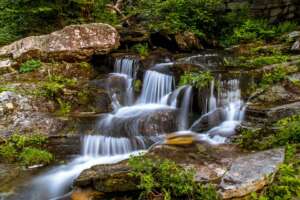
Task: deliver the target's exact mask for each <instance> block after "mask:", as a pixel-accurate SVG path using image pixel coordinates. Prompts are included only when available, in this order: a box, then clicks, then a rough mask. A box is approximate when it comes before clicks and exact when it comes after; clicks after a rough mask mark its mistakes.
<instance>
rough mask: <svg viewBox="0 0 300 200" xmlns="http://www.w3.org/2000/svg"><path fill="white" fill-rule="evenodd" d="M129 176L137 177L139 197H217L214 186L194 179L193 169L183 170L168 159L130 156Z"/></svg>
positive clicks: (202, 199)
mask: <svg viewBox="0 0 300 200" xmlns="http://www.w3.org/2000/svg"><path fill="white" fill-rule="evenodd" d="M129 165H130V167H131V168H132V169H133V172H132V173H131V176H133V177H136V178H138V179H139V181H140V184H139V185H138V188H139V189H141V190H142V191H143V192H142V193H141V196H140V198H146V199H151V198H152V197H154V196H156V195H162V196H163V198H164V199H199V200H200V199H201V200H215V199H219V198H218V195H217V193H216V190H215V188H213V187H212V186H210V185H208V186H206V185H200V184H198V183H196V182H195V181H194V175H195V172H194V170H192V169H190V170H185V169H183V168H181V167H180V166H178V165H176V163H175V162H173V161H170V160H161V159H155V160H154V159H153V160H152V159H149V158H145V157H142V156H138V157H131V158H130V159H129Z"/></svg>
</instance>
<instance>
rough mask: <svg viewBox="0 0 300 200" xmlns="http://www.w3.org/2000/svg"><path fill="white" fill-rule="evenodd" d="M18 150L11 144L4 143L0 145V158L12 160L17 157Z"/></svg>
mask: <svg viewBox="0 0 300 200" xmlns="http://www.w3.org/2000/svg"><path fill="white" fill-rule="evenodd" d="M17 155H18V152H17V150H16V149H15V147H14V146H13V145H11V144H5V145H1V146H0V156H1V158H2V159H4V160H6V161H8V162H14V161H15V160H16V158H17Z"/></svg>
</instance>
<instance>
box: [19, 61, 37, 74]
mask: <svg viewBox="0 0 300 200" xmlns="http://www.w3.org/2000/svg"><path fill="white" fill-rule="evenodd" d="M41 66H42V63H41V61H39V60H27V61H26V62H25V63H22V64H21V65H20V69H19V72H20V73H27V72H32V71H35V70H36V69H38V68H40V67H41Z"/></svg>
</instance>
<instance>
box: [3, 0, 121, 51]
mask: <svg viewBox="0 0 300 200" xmlns="http://www.w3.org/2000/svg"><path fill="white" fill-rule="evenodd" d="M111 2H112V1H111V0H94V1H90V0H64V1H56V0H40V1H33V0H31V1H24V0H15V1H11V0H1V1H0V27H1V28H0V45H4V44H7V43H10V42H12V41H14V40H17V39H19V38H22V37H25V36H28V35H39V34H45V33H49V32H52V31H54V30H57V29H60V28H62V27H64V26H66V25H70V24H81V23H89V22H106V23H110V24H117V23H119V20H118V17H117V14H116V13H114V12H111V11H108V10H107V9H106V7H105V5H106V4H107V3H111Z"/></svg>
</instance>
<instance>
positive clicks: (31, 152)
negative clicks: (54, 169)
mask: <svg viewBox="0 0 300 200" xmlns="http://www.w3.org/2000/svg"><path fill="white" fill-rule="evenodd" d="M46 143H47V138H46V137H45V136H43V135H41V134H32V135H21V134H19V133H14V134H13V135H11V136H10V137H9V138H8V139H7V140H6V142H5V144H2V145H1V146H0V157H1V158H2V159H3V160H4V161H6V162H15V161H19V162H21V163H22V164H24V165H32V164H48V163H49V162H50V161H52V160H53V156H52V155H51V154H50V153H48V152H47V151H44V150H41V148H42V147H43V146H44V145H45V144H46Z"/></svg>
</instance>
